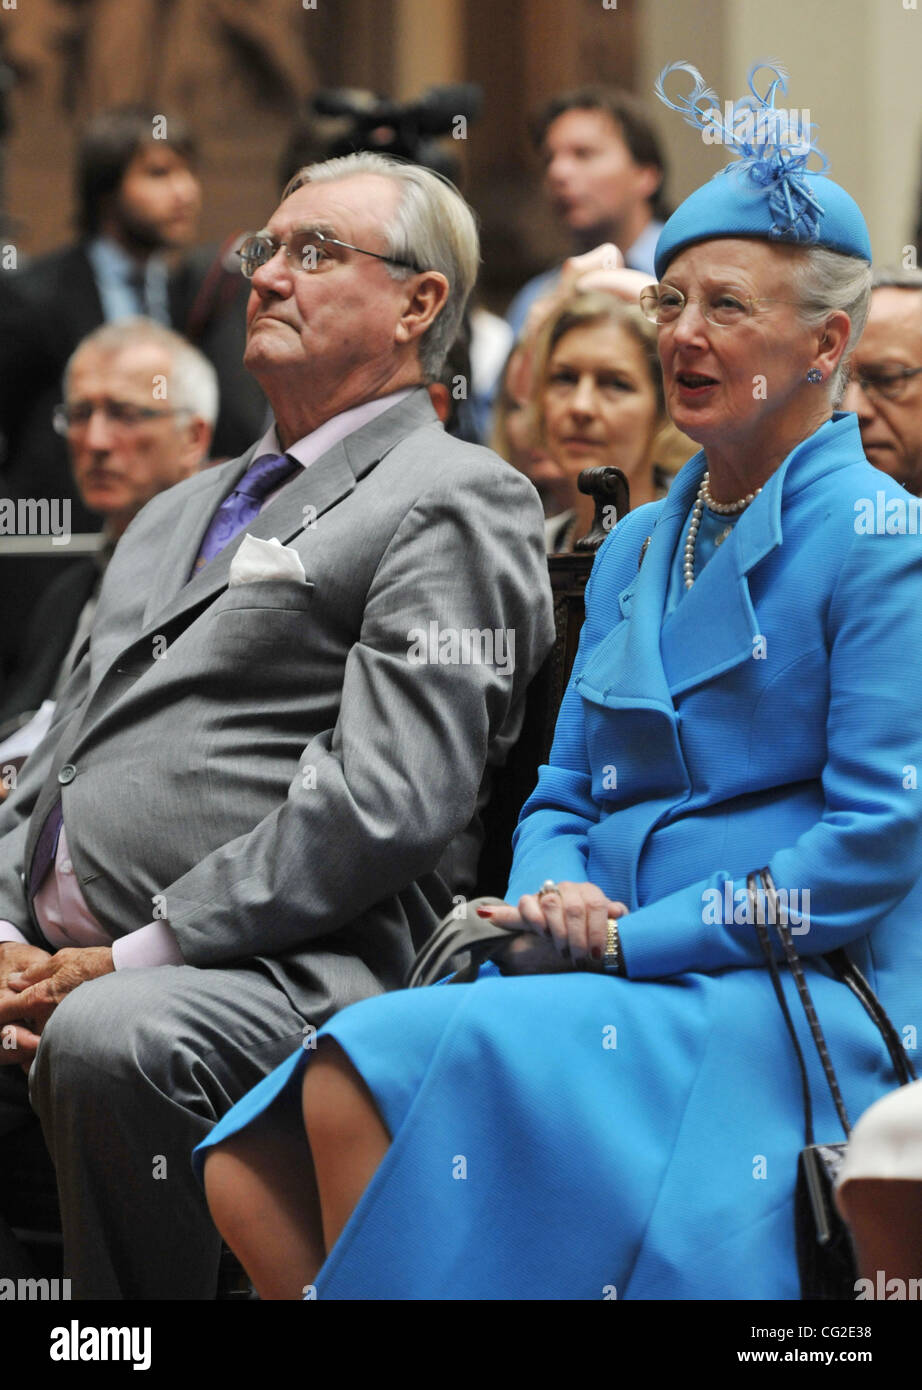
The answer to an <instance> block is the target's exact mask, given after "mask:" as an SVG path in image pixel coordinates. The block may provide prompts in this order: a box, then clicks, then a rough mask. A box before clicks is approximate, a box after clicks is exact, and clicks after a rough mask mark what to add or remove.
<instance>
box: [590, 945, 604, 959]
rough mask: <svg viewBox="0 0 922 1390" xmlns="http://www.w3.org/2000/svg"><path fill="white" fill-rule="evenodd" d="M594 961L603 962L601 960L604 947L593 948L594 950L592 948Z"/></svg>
mask: <svg viewBox="0 0 922 1390" xmlns="http://www.w3.org/2000/svg"><path fill="white" fill-rule="evenodd" d="M592 959H593V960H601V959H602V947H601V946H593V948H592Z"/></svg>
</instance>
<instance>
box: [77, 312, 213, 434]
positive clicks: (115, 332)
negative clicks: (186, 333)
mask: <svg viewBox="0 0 922 1390" xmlns="http://www.w3.org/2000/svg"><path fill="white" fill-rule="evenodd" d="M148 346H150V347H156V348H160V349H161V351H163V352H165V353H166V355H167V357H168V358H169V361H170V379H169V382H168V383H167V395H168V400H169V404H170V406H171V407H172V408H173V409H174V410H188V411H189V412H190V414H192V415H195V416H198V418H199V419H202V420H204V421H205V422H206V424H208V425H211V426H214V422H215V420H216V419H217V418H218V376H217V373H216V371H215V369H214V367H213V366H212V365H211V363H210V362H209V361H208V358H207V357H205V356H204V354H203V353H201V352H199V350H198V348H196V347H193V346H192V344H191V343H190V342H187V340H186V339H185V338H183V337H181V335H180V334H179V333H174V332H173V330H172V328H165V327H164V325H163V324H162V323H157V322H156V321H155V320H154V319H146V318H141V317H140V316H138V317H137V318H129V319H119V320H118V321H117V322H115V323H104V324H103V325H102V327H101V328H97V329H95V330H94V331H93V332H92V333H90V334H88V335H87V337H85V338H83V339H81V341H80V342H79V343H78V344H77V346H76V348H75V349H74V351H73V352H72V353H71V355H70V357H69V358H68V361H67V366H66V367H65V368H64V394H65V396H66V395H67V392H68V388H69V385H70V375H71V371H72V370H73V365H74V363H75V362H76V360H77V358H78V357H79V356H80V354H81V353H82V352H83V351H84V350H85V349H87V348H95V349H96V351H97V352H102V353H115V352H122V351H124V350H125V349H126V348H133V347H148Z"/></svg>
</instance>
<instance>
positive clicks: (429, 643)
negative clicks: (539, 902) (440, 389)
mask: <svg viewBox="0 0 922 1390" xmlns="http://www.w3.org/2000/svg"><path fill="white" fill-rule="evenodd" d="M252 453H253V450H250V451H249V453H248V454H246V455H245V456H243V457H242V458H240V459H236V460H233V461H231V462H229V463H227V464H225V465H223V466H222V467H220V468H217V469H212V470H209V471H207V472H205V473H202V474H199V475H197V476H196V477H194V478H192V479H189V480H188V481H186V482H183V483H181V484H179V485H178V486H176V487H174V488H171V489H169V491H167V492H165V493H162V494H161V495H160V496H159V497H156V498H154V500H153V501H152V502H150V503H149V504H148V505H147V506H146V507H145V508H144V509H143V511H142V512H141V513H140V514H139V515H138V517H137V518H136V519H135V521H134V522H133V523H132V525H131V526H130V528H129V529H128V531H127V532H126V533H125V535H124V537H123V538H122V540H121V542H120V543H119V545H118V547H117V549H116V552H115V555H114V557H113V559H112V561H111V562H110V565H109V568H108V570H107V573H106V577H105V580H104V583H103V587H102V591H101V593H100V599H99V606H98V609H97V614H96V620H95V624H94V628H93V632H92V636H91V640H90V643H89V646H88V650H87V651H86V653H85V655H84V656H83V658H82V659H81V660H80V661H79V662H78V664H77V666H76V668H75V671H74V675H73V677H72V678H71V681H70V682H69V683H68V686H67V687H66V688H65V692H64V695H63V696H62V700H61V702H60V706H59V710H58V712H57V717H56V723H55V726H54V728H53V729H52V731H51V732H50V734H49V735H48V737H47V739H46V740H45V743H44V744H43V745H42V746H41V747H40V748H39V749H37V750H36V752H35V753H34V754H33V758H32V759H31V760H30V764H27V776H26V777H25V778H24V781H23V783H22V785H21V786H20V788H19V790H18V791H17V793H16V795H15V796H14V797H13V798H11V801H10V803H8V813H7V816H6V818H5V824H11V823H12V821H13V820H18V821H19V822H20V823H19V824H18V826H17V827H16V828H15V829H14V830H13V831H12V832H11V833H8V834H6V835H4V837H3V839H2V840H0V916H3V917H6V918H8V919H9V920H10V921H12V922H13V923H15V924H16V925H17V926H18V927H19V928H20V930H21V931H22V932H23V933H24V934H25V935H26V936H27V937H28V938H29V939H30V940H34V941H35V942H36V943H37V944H42V938H41V936H40V933H39V931H38V928H37V925H36V924H35V922H34V921H33V920H32V918H31V915H30V911H29V908H28V905H27V901H26V896H25V891H24V885H23V880H22V877H21V876H22V875H23V874H25V875H26V877H27V875H28V866H29V864H30V863H31V860H32V856H33V853H34V850H35V843H36V840H37V837H38V833H39V830H40V828H41V825H42V824H43V822H44V819H45V816H46V814H47V812H48V810H49V808H50V806H51V805H52V804H53V801H54V799H55V797H56V796H58V795H59V794H60V795H61V796H62V799H63V807H64V818H65V824H66V826H67V834H68V842H69V846H70V850H71V858H72V860H73V863H74V867H75V871H76V873H77V875H78V878H79V882H80V885H81V888H82V890H83V892H84V894H85V896H86V899H87V902H88V903H89V905H90V907H91V908H92V910H93V912H94V913H95V914H96V916H97V917H98V918H99V920H100V921H101V922H102V923H103V924H104V925H105V926H106V927H107V928H108V929H109V930H110V931H112V933H113V934H114V935H115V936H119V935H121V934H122V933H125V932H130V931H135V930H137V929H138V928H140V927H141V926H143V925H145V924H146V923H147V922H150V921H151V920H152V919H153V918H155V917H158V916H159V917H165V918H166V919H168V921H169V923H170V925H171V927H172V929H173V931H174V932H175V935H176V937H177V939H178V942H179V945H180V948H181V950H182V953H183V957H184V959H185V961H186V962H187V963H188V964H191V965H196V966H206V967H207V966H219V965H220V966H227V965H231V964H233V963H234V962H240V961H243V960H251V959H252V958H254V957H256V958H259V959H261V960H263V961H265V962H266V966H267V968H269V969H271V971H272V973H273V974H274V975H275V977H276V978H277V979H278V980H279V982H280V983H281V984H282V985H283V987H285V988H286V991H287V992H288V993H289V997H291V998H292V1000H293V1002H295V1004H296V1006H299V1004H303V1005H304V1007H305V1008H308V1007H311V1006H312V1004H311V1001H312V1000H313V999H315V998H316V994H317V991H318V990H320V991H321V992H323V991H324V990H326V991H327V992H329V991H328V981H327V980H324V978H323V977H324V974H325V973H327V974H330V973H332V974H335V975H336V978H337V987H336V990H335V994H336V998H335V999H332V1000H331V1001H328V1003H329V1005H330V1007H338V1006H339V1005H341V1004H342V1003H345V1002H349V999H350V998H352V997H358V996H359V995H361V994H365V993H369V992H374V991H375V990H376V989H380V988H382V987H384V988H390V987H393V986H395V985H398V984H399V983H400V982H401V979H402V977H403V972H404V970H405V969H406V966H407V963H408V961H409V960H410V958H411V954H412V949H413V942H414V940H416V941H418V940H420V939H421V938H422V937H423V936H424V935H425V934H426V932H428V930H429V929H430V928H431V926H432V925H433V924H434V922H435V921H436V920H437V918H438V916H439V915H440V914H441V913H442V912H444V911H445V910H446V908H447V907H448V906H449V905H450V899H449V897H448V893H447V890H446V885H445V883H444V882H443V881H442V880H441V879H440V878H439V877H438V876H437V874H436V873H435V870H436V867H437V865H438V863H439V860H440V857H441V856H442V855H443V852H444V851H445V849H446V846H447V845H448V844H449V842H450V841H451V840H452V839H453V837H455V836H457V835H458V834H459V832H460V831H462V830H463V828H464V827H465V826H466V825H467V824H468V822H469V821H470V820H471V818H472V815H473V813H474V809H475V804H476V801H477V797H478V789H479V788H480V785H481V780H482V778H483V775H484V768H485V765H486V764H487V763H489V762H499V761H502V759H503V758H504V756H505V751H506V749H507V747H508V745H509V743H510V742H511V741H512V740H513V739H514V737H515V736H516V734H517V731H518V726H519V723H520V720H521V713H522V701H523V696H524V692H525V688H526V685H527V683H528V681H529V680H530V678H531V676H532V675H533V674H534V673H535V671H536V669H537V667H538V666H539V665H540V663H541V660H542V659H543V657H544V655H545V654H546V652H547V650H548V649H549V647H550V645H551V642H552V638H553V623H552V615H551V598H550V590H549V585H548V577H547V567H546V563H545V557H544V550H543V520H542V515H541V507H540V505H539V502H538V498H537V494H536V493H535V492H534V489H533V488H532V486H531V484H530V483H528V482H527V481H526V480H525V479H524V478H523V477H521V476H520V475H519V474H518V473H517V472H516V471H515V470H514V469H512V468H511V467H509V466H508V465H507V464H504V463H502V462H501V461H500V460H498V459H497V458H496V456H495V455H493V454H492V453H490V452H489V451H488V450H486V449H482V448H479V447H477V446H474V445H469V444H462V443H460V442H458V441H457V440H455V439H452V438H451V437H450V436H448V435H446V434H445V433H444V431H443V430H442V428H441V426H440V425H439V424H438V422H437V420H436V417H435V414H434V412H433V410H432V408H431V405H430V403H429V399H428V395H427V393H426V392H425V391H423V390H419V391H416V392H414V394H413V395H412V396H410V397H409V398H407V399H406V400H405V401H403V402H401V403H399V404H397V405H395V406H393V407H392V408H391V409H390V410H388V411H386V412H385V413H384V414H383V415H381V416H379V417H378V418H377V419H376V420H374V421H372V422H371V423H369V424H368V425H366V426H365V427H363V428H362V429H360V430H358V431H356V432H355V433H354V434H352V435H350V436H349V437H347V438H346V439H345V440H344V441H342V442H341V443H339V444H337V445H335V446H334V447H333V448H332V449H330V450H329V451H328V452H327V453H326V454H325V455H323V457H322V458H320V459H319V460H317V461H316V462H315V463H314V464H312V465H311V466H310V467H309V468H307V469H306V470H305V471H304V473H303V476H300V477H296V479H295V480H294V481H292V482H291V483H290V484H289V485H288V486H287V487H286V488H284V489H283V491H282V492H281V493H280V494H279V496H278V497H277V498H276V499H275V500H274V501H273V502H272V503H271V504H270V505H269V506H268V507H267V508H266V509H265V510H264V511H263V512H262V513H261V514H260V515H259V517H258V518H257V519H256V520H255V522H254V523H252V524H251V525H250V526H249V528H248V530H249V532H250V533H251V534H252V535H254V536H257V537H261V538H263V539H268V538H269V537H272V536H277V537H278V539H279V540H280V541H281V542H282V543H283V544H287V545H290V546H293V547H294V548H295V549H296V550H297V551H298V554H299V555H300V557H301V560H302V563H303V565H304V569H305V571H306V575H307V581H308V582H307V583H306V584H301V583H296V582H294V581H284V580H268V581H263V582H256V583H248V584H244V585H239V586H234V587H230V588H229V587H228V583H227V580H228V571H229V568H230V564H231V561H232V559H233V556H234V554H235V553H236V550H237V548H238V546H239V544H240V541H241V540H242V537H238V538H237V539H235V540H234V541H232V542H231V543H230V545H228V546H227V547H226V549H225V550H224V551H223V552H222V553H221V554H220V555H218V556H217V557H216V558H215V559H214V560H213V561H212V562H211V563H210V564H209V565H207V566H206V567H205V569H204V570H202V571H201V572H200V573H199V574H198V575H197V576H196V577H195V578H194V579H192V580H188V575H189V572H190V569H191V567H192V565H193V562H194V559H195V556H196V554H197V552H198V548H199V544H200V542H201V540H202V537H203V535H204V533H205V530H206V529H207V526H208V523H209V521H210V519H211V517H212V515H213V513H214V511H215V509H216V508H217V506H218V505H219V503H220V501H221V499H222V497H224V496H225V495H226V494H227V493H228V491H229V490H230V489H231V487H232V486H233V484H234V483H235V482H236V480H237V479H238V478H239V477H240V475H241V474H242V473H243V472H244V471H245V469H246V467H247V465H248V464H249V462H250V460H251V457H252ZM187 581H188V582H187ZM414 629H415V630H422V631H423V632H425V633H426V642H425V643H424V644H422V648H421V645H420V642H419V639H418V636H414V634H413V632H412V630H414ZM465 629H467V630H469V631H472V632H473V631H478V632H480V633H483V632H484V630H489V631H490V633H496V632H497V631H498V632H499V633H500V634H503V636H502V637H501V638H500V639H499V640H500V646H499V648H498V650H505V649H504V648H502V642H503V641H505V642H508V640H509V634H511V635H512V640H513V642H514V658H515V660H514V669H513V670H512V671H511V672H510V673H508V674H503V673H502V670H501V666H500V663H498V662H497V661H494V662H493V663H492V664H491V663H488V662H483V661H478V660H476V655H477V654H478V653H477V650H476V649H477V645H478V644H477V640H476V639H475V641H474V643H473V644H472V645H473V649H474V650H473V651H472V649H471V644H469V645H468V646H465V643H464V639H463V637H462V638H461V641H460V645H459V643H458V642H457V641H456V642H455V643H454V647H453V646H452V642H451V640H449V639H446V640H445V641H444V642H442V641H441V640H440V641H439V642H438V643H437V642H436V640H435V635H436V632H437V633H438V634H450V633H452V632H454V633H458V634H460V633H461V632H462V630H465ZM482 640H483V639H481V654H482ZM414 643H415V645H414ZM421 650H422V652H423V655H425V656H427V657H428V659H427V660H425V661H421V660H420V652H421ZM411 651H412V653H413V659H411ZM453 651H454V653H455V656H456V658H457V659H455V660H452V659H451V657H452V654H453ZM465 651H467V653H468V657H469V659H468V660H464V655H465ZM446 658H447V659H446ZM443 661H444V664H443ZM334 958H335V960H334ZM324 961H326V962H327V964H328V965H329V966H330V970H329V971H326V972H325V966H324ZM325 1008H326V1005H325Z"/></svg>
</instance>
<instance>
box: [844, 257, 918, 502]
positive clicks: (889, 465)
mask: <svg viewBox="0 0 922 1390" xmlns="http://www.w3.org/2000/svg"><path fill="white" fill-rule="evenodd" d="M849 376H850V384H849V387H848V390H847V391H846V393H845V399H844V402H843V405H842V408H843V410H854V411H855V413H856V414H857V416H858V424H859V426H860V428H861V443H862V446H863V447H864V452H865V454H866V455H867V457H868V459H869V460H870V462H871V463H873V465H874V467H875V468H880V469H881V470H882V471H883V472H884V473H889V474H890V476H891V478H896V480H897V482H898V483H902V484H903V487H904V488H906V490H907V492H911V493H913V495H914V496H916V497H922V271H918V270H880V271H877V272H876V273H875V275H874V289H873V292H872V294H871V311H870V313H869V314H868V321H867V324H866V326H865V329H864V332H863V333H862V335H861V338H860V339H859V341H858V346H857V347H856V348H855V351H854V353H853V354H852V360H851V365H850V372H849Z"/></svg>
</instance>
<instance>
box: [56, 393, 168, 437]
mask: <svg viewBox="0 0 922 1390" xmlns="http://www.w3.org/2000/svg"><path fill="white" fill-rule="evenodd" d="M97 410H101V411H102V413H103V415H104V416H105V417H106V420H107V421H108V423H109V424H110V425H111V426H112V428H113V429H121V430H131V429H136V428H137V426H138V425H143V424H146V423H147V422H148V421H149V420H163V419H166V418H167V417H168V416H170V415H188V414H189V413H190V412H189V410H188V409H187V408H186V407H185V406H177V407H175V409H166V410H153V409H152V408H151V407H150V406H146V405H135V404H134V403H133V402H132V401H110V400H106V401H100V402H99V404H98V405H97V404H95V403H94V402H93V401H76V402H75V403H74V404H73V405H56V406H55V408H54V414H53V415H52V417H51V418H52V424H53V425H54V428H55V431H56V433H58V434H62V435H66V434H72V433H73V432H74V431H75V430H85V429H86V428H87V426H88V425H89V423H90V421H91V420H92V418H93V416H94V415H95V414H96V411H97Z"/></svg>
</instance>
